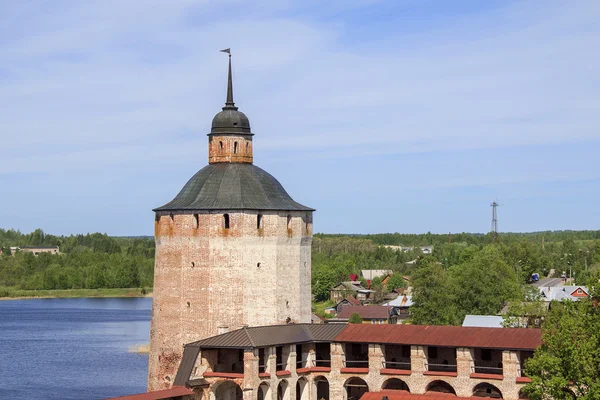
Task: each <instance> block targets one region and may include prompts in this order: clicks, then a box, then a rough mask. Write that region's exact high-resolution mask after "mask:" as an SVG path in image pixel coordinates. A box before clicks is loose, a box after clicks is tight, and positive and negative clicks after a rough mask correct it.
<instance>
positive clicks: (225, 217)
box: [223, 214, 229, 229]
mask: <svg viewBox="0 0 600 400" xmlns="http://www.w3.org/2000/svg"><path fill="white" fill-rule="evenodd" d="M223 226H224V227H225V229H229V214H223Z"/></svg>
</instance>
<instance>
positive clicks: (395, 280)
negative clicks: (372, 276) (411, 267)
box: [386, 274, 406, 291]
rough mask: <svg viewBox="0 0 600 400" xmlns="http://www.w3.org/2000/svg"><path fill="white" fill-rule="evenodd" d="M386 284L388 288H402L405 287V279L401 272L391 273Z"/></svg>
mask: <svg viewBox="0 0 600 400" xmlns="http://www.w3.org/2000/svg"><path fill="white" fill-rule="evenodd" d="M386 286H387V288H388V290H390V291H391V290H394V289H399V288H403V287H406V281H405V280H404V277H403V276H402V275H401V274H392V275H391V276H390V277H389V278H388V280H387V282H386Z"/></svg>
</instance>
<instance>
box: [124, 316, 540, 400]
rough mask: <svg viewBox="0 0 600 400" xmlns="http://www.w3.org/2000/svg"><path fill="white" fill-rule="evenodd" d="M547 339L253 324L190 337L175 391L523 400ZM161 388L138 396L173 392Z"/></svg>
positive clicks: (455, 329)
mask: <svg viewBox="0 0 600 400" xmlns="http://www.w3.org/2000/svg"><path fill="white" fill-rule="evenodd" d="M363 308H370V307H363ZM541 344H542V340H541V332H540V330H539V329H522V328H504V329H496V328H475V327H461V326H420V325H352V324H350V325H346V324H324V325H313V324H288V325H272V326H258V327H245V328H241V329H238V330H235V331H231V332H228V333H225V334H221V335H217V336H212V337H209V338H206V339H203V340H200V341H197V342H193V343H189V344H187V345H186V346H185V347H184V352H183V358H182V360H181V363H180V365H179V368H178V370H177V373H176V376H175V377H174V380H173V385H174V386H173V388H174V390H173V393H172V397H171V398H173V399H183V398H186V397H185V396H189V393H193V396H194V397H193V398H194V399H196V400H199V399H241V398H247V399H258V400H267V399H274V398H277V399H284V400H291V399H308V400H319V399H325V400H334V399H335V400H337V399H370V400H381V399H382V398H385V397H384V396H388V400H394V399H397V400H411V399H414V400H419V399H423V400H425V399H438V398H440V399H441V398H443V399H450V398H456V399H458V398H470V399H476V398H477V399H478V398H481V397H487V398H503V399H506V400H517V399H519V398H523V397H522V396H523V393H522V389H523V387H524V386H525V385H526V384H527V383H528V382H531V380H530V379H529V378H528V377H527V376H525V375H524V369H523V365H524V362H525V361H526V360H527V359H528V358H529V357H531V356H532V355H533V352H534V350H535V349H536V348H537V347H538V346H540V345H541ZM182 387H186V388H188V391H184V390H183V389H180V388H182ZM242 388H243V389H242ZM176 391H177V392H176ZM153 393H155V392H150V393H146V394H145V396H148V397H139V398H135V397H131V398H130V399H131V400H138V399H139V400H146V399H164V398H165V397H163V396H153ZM165 394H166V393H165ZM151 396H152V397H151ZM123 400H125V399H123Z"/></svg>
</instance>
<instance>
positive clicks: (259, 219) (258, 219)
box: [256, 214, 263, 229]
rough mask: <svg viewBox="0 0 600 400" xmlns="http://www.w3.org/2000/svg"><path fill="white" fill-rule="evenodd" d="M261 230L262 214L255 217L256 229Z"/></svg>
mask: <svg viewBox="0 0 600 400" xmlns="http://www.w3.org/2000/svg"><path fill="white" fill-rule="evenodd" d="M262 228H263V216H262V214H258V215H257V216H256V229H262Z"/></svg>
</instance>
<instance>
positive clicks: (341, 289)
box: [330, 280, 374, 303]
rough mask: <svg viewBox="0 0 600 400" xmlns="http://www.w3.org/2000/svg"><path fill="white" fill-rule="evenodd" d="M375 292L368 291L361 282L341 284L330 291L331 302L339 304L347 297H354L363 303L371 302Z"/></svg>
mask: <svg viewBox="0 0 600 400" xmlns="http://www.w3.org/2000/svg"><path fill="white" fill-rule="evenodd" d="M371 293H374V291H373V290H370V289H367V288H365V287H363V286H362V285H361V284H360V281H357V280H355V281H347V282H341V283H339V284H337V285H335V286H334V287H332V288H331V290H330V299H331V301H333V302H335V303H338V302H340V301H342V300H343V299H344V298H346V297H347V296H349V295H350V296H353V297H355V298H356V299H357V300H359V301H361V302H365V301H369V300H370V298H371Z"/></svg>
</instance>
